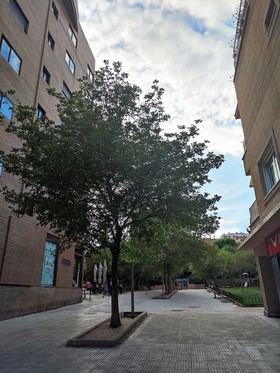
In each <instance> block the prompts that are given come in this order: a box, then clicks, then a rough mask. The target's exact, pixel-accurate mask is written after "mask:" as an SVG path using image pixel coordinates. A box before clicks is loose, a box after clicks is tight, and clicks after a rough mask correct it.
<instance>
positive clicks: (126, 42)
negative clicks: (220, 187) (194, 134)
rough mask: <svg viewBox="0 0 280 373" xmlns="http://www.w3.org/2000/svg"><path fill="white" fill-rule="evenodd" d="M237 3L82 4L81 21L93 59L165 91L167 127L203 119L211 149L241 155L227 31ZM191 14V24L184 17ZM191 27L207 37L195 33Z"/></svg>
mask: <svg viewBox="0 0 280 373" xmlns="http://www.w3.org/2000/svg"><path fill="white" fill-rule="evenodd" d="M238 2H239V0H227V1H224V0H215V1H213V0H212V1H209V0H188V1H182V0H162V1H160V0H145V1H142V2H141V1H137V0H99V1H90V0H80V1H79V9H80V16H81V21H82V22H81V23H82V26H83V29H84V31H85V34H86V36H87V38H88V39H89V42H90V45H91V47H92V50H93V53H94V55H95V57H96V60H97V67H98V66H100V65H101V64H102V61H103V60H104V59H109V60H111V61H114V60H120V61H122V62H123V65H124V70H125V71H127V72H129V73H130V79H131V80H133V81H134V82H136V83H137V84H139V85H140V86H141V87H143V88H144V89H147V88H148V87H149V86H150V84H151V82H152V81H153V80H154V79H155V78H157V79H159V80H160V83H161V85H162V86H163V87H164V88H165V89H166V93H165V98H164V103H165V106H166V109H167V112H168V113H170V114H171V116H172V120H171V121H170V123H168V124H167V125H166V129H167V130H170V129H175V128H176V125H177V124H182V123H184V124H190V123H191V122H192V121H193V120H194V119H197V118H201V119H203V120H204V124H203V125H202V126H201V136H202V137H203V138H205V139H206V138H207V139H208V140H210V141H211V146H210V147H211V150H215V151H218V152H222V153H227V154H232V155H240V154H241V153H242V144H241V142H242V137H243V136H242V130H241V128H240V124H239V123H235V122H234V120H233V114H234V111H235V106H236V101H235V93H234V87H233V83H232V82H231V81H230V78H229V77H230V75H232V74H233V62H232V57H231V55H232V51H231V49H230V48H229V46H228V44H229V42H230V40H231V39H232V37H233V33H234V30H233V28H232V27H230V26H229V25H228V24H229V20H230V19H231V16H232V12H233V9H234V7H236V6H237V4H238ZM190 16H192V17H195V18H190ZM195 22H197V23H198V24H200V23H201V25H203V27H205V30H206V31H205V32H202V33H200V32H198V31H196V30H195V26H194V25H195Z"/></svg>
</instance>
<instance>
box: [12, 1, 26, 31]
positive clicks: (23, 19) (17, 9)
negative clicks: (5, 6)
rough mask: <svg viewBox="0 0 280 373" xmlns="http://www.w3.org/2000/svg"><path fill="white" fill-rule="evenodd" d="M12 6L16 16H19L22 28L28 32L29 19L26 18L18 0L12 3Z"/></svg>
mask: <svg viewBox="0 0 280 373" xmlns="http://www.w3.org/2000/svg"><path fill="white" fill-rule="evenodd" d="M10 6H11V9H12V10H13V12H14V13H15V15H16V16H17V20H18V22H19V23H20V25H21V27H22V28H23V30H24V31H25V32H27V30H28V24H29V22H28V19H27V18H26V16H25V14H24V13H23V11H22V10H21V8H20V6H19V5H18V3H17V1H16V0H12V1H10Z"/></svg>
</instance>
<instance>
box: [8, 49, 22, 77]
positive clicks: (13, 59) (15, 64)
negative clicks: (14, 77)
mask: <svg viewBox="0 0 280 373" xmlns="http://www.w3.org/2000/svg"><path fill="white" fill-rule="evenodd" d="M9 63H10V65H11V66H12V68H13V69H14V70H15V71H16V72H17V73H18V74H19V72H20V66H21V60H20V58H19V57H18V55H17V54H16V52H15V51H13V50H11V55H10V61H9Z"/></svg>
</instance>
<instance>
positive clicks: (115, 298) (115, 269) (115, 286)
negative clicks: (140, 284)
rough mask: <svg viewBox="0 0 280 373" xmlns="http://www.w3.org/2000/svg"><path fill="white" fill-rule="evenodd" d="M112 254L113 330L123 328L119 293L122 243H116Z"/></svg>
mask: <svg viewBox="0 0 280 373" xmlns="http://www.w3.org/2000/svg"><path fill="white" fill-rule="evenodd" d="M111 253H112V295H111V323H110V326H111V328H118V327H119V326H121V320H120V312H119V291H118V261H119V254H120V242H119V243H118V242H117V243H116V245H115V247H114V248H113V249H112V250H111Z"/></svg>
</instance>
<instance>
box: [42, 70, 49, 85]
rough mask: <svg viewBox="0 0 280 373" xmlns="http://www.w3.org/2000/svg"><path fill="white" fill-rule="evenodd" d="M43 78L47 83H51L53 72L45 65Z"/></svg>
mask: <svg viewBox="0 0 280 373" xmlns="http://www.w3.org/2000/svg"><path fill="white" fill-rule="evenodd" d="M43 79H44V81H45V82H46V83H48V84H50V81H51V74H50V73H49V72H48V70H47V68H46V66H44V67H43Z"/></svg>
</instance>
